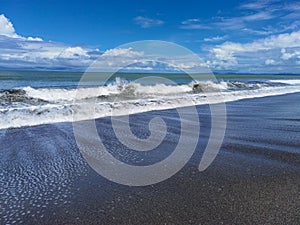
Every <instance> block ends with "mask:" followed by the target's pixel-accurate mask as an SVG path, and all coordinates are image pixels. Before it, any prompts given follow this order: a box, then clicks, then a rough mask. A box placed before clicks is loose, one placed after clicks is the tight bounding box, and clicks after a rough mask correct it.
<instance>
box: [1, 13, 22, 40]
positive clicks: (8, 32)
mask: <svg viewBox="0 0 300 225" xmlns="http://www.w3.org/2000/svg"><path fill="white" fill-rule="evenodd" d="M0 35H5V36H7V37H12V38H18V37H19V36H18V35H17V34H16V31H15V28H14V26H13V24H12V23H11V22H10V21H9V20H8V19H7V18H6V17H5V16H4V15H3V14H2V15H0Z"/></svg>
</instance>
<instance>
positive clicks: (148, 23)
mask: <svg viewBox="0 0 300 225" xmlns="http://www.w3.org/2000/svg"><path fill="white" fill-rule="evenodd" d="M133 20H134V22H135V23H136V24H137V25H139V26H141V27H142V28H149V27H155V26H161V25H163V24H164V21H162V20H158V19H152V18H148V17H143V16H138V17H135V18H134V19H133Z"/></svg>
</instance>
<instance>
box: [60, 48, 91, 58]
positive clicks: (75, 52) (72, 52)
mask: <svg viewBox="0 0 300 225" xmlns="http://www.w3.org/2000/svg"><path fill="white" fill-rule="evenodd" d="M87 52H88V51H87V50H86V49H83V48H82V47H78V46H77V47H68V48H66V49H65V50H63V51H62V52H61V54H60V55H59V57H61V58H79V57H88V54H87Z"/></svg>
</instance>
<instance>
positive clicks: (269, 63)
mask: <svg viewBox="0 0 300 225" xmlns="http://www.w3.org/2000/svg"><path fill="white" fill-rule="evenodd" d="M265 64H266V65H267V66H269V65H276V62H275V60H274V59H266V61H265Z"/></svg>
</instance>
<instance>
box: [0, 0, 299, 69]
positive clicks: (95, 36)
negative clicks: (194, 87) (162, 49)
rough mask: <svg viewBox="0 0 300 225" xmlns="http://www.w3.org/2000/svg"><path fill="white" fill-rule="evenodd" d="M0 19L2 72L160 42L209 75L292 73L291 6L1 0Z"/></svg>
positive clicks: (294, 32)
mask: <svg viewBox="0 0 300 225" xmlns="http://www.w3.org/2000/svg"><path fill="white" fill-rule="evenodd" d="M0 15H1V16H0V68H2V69H6V68H8V69H19V68H20V69H24V68H25V69H49V70H53V69H55V70H57V69H62V70H84V69H85V68H86V67H87V66H88V65H89V64H90V63H91V61H93V60H95V59H96V58H97V57H98V56H100V55H102V54H105V53H106V52H108V51H110V54H111V53H112V51H111V49H113V48H115V47H117V46H119V45H121V44H124V43H127V42H133V41H140V40H163V41H170V42H175V43H177V44H180V45H182V46H184V47H187V48H189V49H190V50H192V51H193V52H195V53H197V54H199V56H200V57H201V58H202V59H203V61H204V62H205V63H206V64H207V65H208V66H209V67H210V68H211V69H212V70H213V71H217V72H237V73H300V29H299V25H300V22H299V21H300V20H299V19H300V2H299V1H276V0H258V1H236V0H230V1H199V0H198V1H190V0H186V1H180V2H176V1H163V0H161V1H158V0H154V1H153V0H152V1H138V0H132V1H89V0H85V1H78V0H77V1H66V0H60V1H59V0H53V1H37V0H31V1H25V0H22V1H21V0H13V1H12V0H2V1H1V6H0ZM132 51H134V49H133V50H130V51H127V52H128V54H131V55H132ZM120 52H122V54H123V55H122V57H124V59H126V57H127V56H126V51H115V54H118V53H120ZM136 55H139V54H136Z"/></svg>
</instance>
